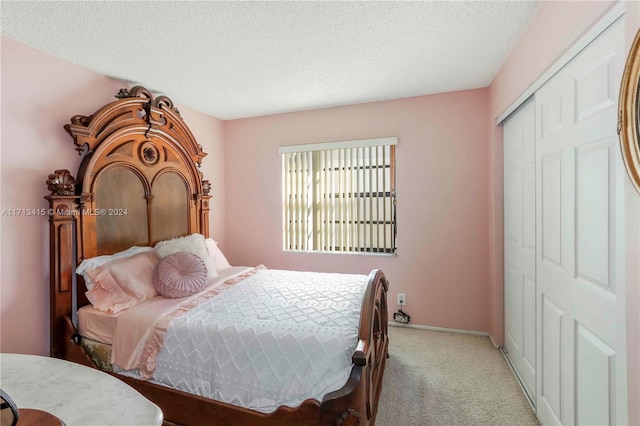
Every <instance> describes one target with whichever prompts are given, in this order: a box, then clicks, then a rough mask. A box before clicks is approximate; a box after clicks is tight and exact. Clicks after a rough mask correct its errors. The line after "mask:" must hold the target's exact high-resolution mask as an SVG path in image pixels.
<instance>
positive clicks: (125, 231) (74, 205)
mask: <svg viewBox="0 0 640 426" xmlns="http://www.w3.org/2000/svg"><path fill="white" fill-rule="evenodd" d="M116 97H117V98H118V100H116V101H114V102H111V103H109V104H107V105H105V106H104V107H102V108H101V109H100V110H98V111H97V112H96V113H95V114H93V115H90V116H84V115H76V116H74V117H72V118H71V123H70V124H67V125H65V126H64V128H65V130H66V131H67V132H68V133H69V134H70V135H71V136H72V137H73V141H74V143H75V145H76V148H75V149H76V150H77V151H78V153H79V154H80V155H84V158H83V159H82V162H81V164H80V169H79V170H78V173H77V175H76V178H75V179H74V177H73V176H72V174H71V172H69V171H68V170H56V171H55V173H53V174H51V175H49V179H48V180H47V186H48V189H49V191H51V195H48V196H46V197H45V198H46V199H47V200H48V201H49V207H50V213H51V214H50V217H49V223H50V251H51V264H50V265H51V266H50V273H51V278H50V281H51V354H52V355H56V356H58V355H61V354H58V353H57V348H56V346H57V345H56V342H57V341H59V340H60V339H58V338H57V336H56V333H57V332H59V330H60V322H61V321H63V320H64V317H67V318H70V317H71V313H72V303H73V293H74V291H75V292H77V300H78V302H77V304H78V307H80V306H83V305H85V304H87V303H88V301H87V300H86V297H85V296H84V292H85V287H84V283H83V282H82V280H81V279H80V278H79V279H78V284H77V289H74V287H73V285H72V283H73V275H74V268H75V266H76V265H77V264H79V263H80V262H81V261H82V260H83V259H87V258H91V257H94V256H99V255H103V254H112V253H115V252H118V251H121V250H124V249H127V248H129V247H131V246H134V245H138V246H150V245H154V244H155V243H156V242H158V241H162V240H165V239H168V238H173V237H177V236H182V235H188V234H191V233H196V232H197V233H201V234H203V235H204V236H205V237H208V236H209V201H210V198H211V196H210V195H209V191H210V188H211V185H210V184H209V182H208V181H206V180H202V173H201V172H200V171H199V170H198V168H199V167H200V164H201V161H202V158H203V157H204V156H206V155H207V154H206V153H205V152H203V151H202V146H201V145H199V144H198V143H197V141H196V139H195V138H194V136H193V134H192V133H191V131H190V130H189V128H188V127H187V125H186V124H185V123H184V121H183V120H182V117H181V116H180V113H179V111H178V110H177V108H175V107H174V105H173V102H172V101H171V100H170V99H169V98H167V97H166V96H158V97H155V98H154V96H153V95H152V94H151V92H149V91H148V90H147V89H145V88H143V87H140V86H136V87H133V88H132V89H131V90H127V89H121V90H120V92H118V94H117V95H116Z"/></svg>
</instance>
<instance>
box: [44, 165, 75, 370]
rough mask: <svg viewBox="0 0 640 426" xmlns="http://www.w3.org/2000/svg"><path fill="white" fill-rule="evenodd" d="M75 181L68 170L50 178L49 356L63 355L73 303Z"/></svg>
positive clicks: (48, 184) (48, 181) (58, 171)
mask: <svg viewBox="0 0 640 426" xmlns="http://www.w3.org/2000/svg"><path fill="white" fill-rule="evenodd" d="M75 184H76V182H75V179H74V178H73V176H71V172H69V170H56V171H55V172H54V173H53V174H50V175H49V179H48V180H47V187H48V189H49V191H51V195H48V196H46V197H44V198H45V199H47V200H48V201H49V247H50V250H51V257H50V259H51V260H50V265H49V281H50V291H51V302H50V303H51V309H50V316H51V323H50V339H51V340H50V351H51V356H55V357H58V358H61V357H63V356H64V345H63V339H62V334H61V333H62V330H63V327H64V324H62V322H61V318H63V317H65V316H68V317H71V310H72V304H73V296H72V295H73V261H74V259H73V239H74V232H73V231H74V227H75V221H76V217H75V216H76V214H77V211H78V210H77V202H78V196H77V195H75Z"/></svg>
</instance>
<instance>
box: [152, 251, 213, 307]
mask: <svg viewBox="0 0 640 426" xmlns="http://www.w3.org/2000/svg"><path fill="white" fill-rule="evenodd" d="M153 285H154V287H155V288H156V290H158V293H160V294H161V295H163V296H164V297H171V298H178V297H186V296H191V295H192V294H196V293H197V292H199V291H200V290H202V289H204V288H205V287H206V286H207V267H206V265H205V264H204V262H203V261H202V259H200V258H199V257H198V256H196V255H195V254H192V253H187V252H183V251H181V252H177V253H172V254H170V255H168V256H165V257H163V258H162V259H161V260H160V262H158V265H157V266H156V269H155V271H154V273H153Z"/></svg>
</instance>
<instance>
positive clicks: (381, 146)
mask: <svg viewBox="0 0 640 426" xmlns="http://www.w3.org/2000/svg"><path fill="white" fill-rule="evenodd" d="M397 143H398V140H397V138H378V139H365V140H357V141H345V142H329V143H319V144H308V145H295V146H284V147H281V148H280V153H281V154H282V176H283V178H282V193H283V213H284V214H283V219H284V220H283V222H284V223H283V237H284V238H283V241H284V250H290V251H325V252H346V253H363V252H364V253H395V250H396V231H397V226H396V182H395V148H396V145H397Z"/></svg>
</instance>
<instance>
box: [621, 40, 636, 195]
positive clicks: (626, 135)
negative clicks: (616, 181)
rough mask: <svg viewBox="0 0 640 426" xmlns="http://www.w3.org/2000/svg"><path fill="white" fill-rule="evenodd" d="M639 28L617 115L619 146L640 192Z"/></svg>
mask: <svg viewBox="0 0 640 426" xmlns="http://www.w3.org/2000/svg"><path fill="white" fill-rule="evenodd" d="M639 91H640V30H638V32H637V33H636V38H635V40H634V41H633V45H632V46H631V50H630V51H629V56H628V57H627V64H626V65H625V67H624V75H623V76H622V85H621V86H620V101H619V103H618V106H619V115H618V117H619V118H618V134H619V135H620V148H621V149H622V157H623V158H624V164H625V166H626V167H627V172H628V173H629V177H630V178H631V181H632V182H633V185H634V186H635V187H636V189H637V190H638V192H640V123H638V122H639V121H640V99H639V97H640V96H639V93H638V92H639Z"/></svg>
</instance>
